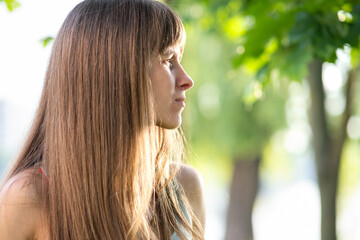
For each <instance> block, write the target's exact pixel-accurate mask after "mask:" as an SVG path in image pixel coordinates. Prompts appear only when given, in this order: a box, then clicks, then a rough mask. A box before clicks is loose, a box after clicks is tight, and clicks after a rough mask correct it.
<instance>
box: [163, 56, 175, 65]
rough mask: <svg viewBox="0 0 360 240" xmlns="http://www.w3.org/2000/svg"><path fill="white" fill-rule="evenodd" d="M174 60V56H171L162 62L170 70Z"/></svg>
mask: <svg viewBox="0 0 360 240" xmlns="http://www.w3.org/2000/svg"><path fill="white" fill-rule="evenodd" d="M174 58H175V56H172V57H170V58H168V59H166V60H164V61H163V62H164V63H165V64H166V65H168V67H170V68H172V66H173V63H172V61H173V60H174Z"/></svg>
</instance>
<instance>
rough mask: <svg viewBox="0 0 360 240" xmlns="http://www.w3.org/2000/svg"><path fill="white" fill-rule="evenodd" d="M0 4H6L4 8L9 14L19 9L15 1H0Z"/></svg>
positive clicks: (18, 4)
mask: <svg viewBox="0 0 360 240" xmlns="http://www.w3.org/2000/svg"><path fill="white" fill-rule="evenodd" d="M1 2H4V3H5V4H6V7H7V9H8V10H9V11H10V12H12V11H13V10H14V9H16V8H18V7H20V3H19V2H18V1H16V0H0V3H1Z"/></svg>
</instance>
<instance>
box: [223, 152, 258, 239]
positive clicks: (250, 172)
mask: <svg viewBox="0 0 360 240" xmlns="http://www.w3.org/2000/svg"><path fill="white" fill-rule="evenodd" d="M236 160H237V161H236V164H235V171H234V175H233V179H232V183H231V189H230V203H229V208H228V215H227V229H226V236H225V239H226V240H252V239H253V230H252V221H251V216H252V209H253V205H254V201H255V198H256V193H257V189H258V176H259V173H258V169H259V163H260V158H256V159H251V160H247V159H236Z"/></svg>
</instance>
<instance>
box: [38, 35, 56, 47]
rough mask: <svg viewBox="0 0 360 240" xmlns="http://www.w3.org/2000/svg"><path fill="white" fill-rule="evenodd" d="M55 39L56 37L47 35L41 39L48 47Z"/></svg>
mask: <svg viewBox="0 0 360 240" xmlns="http://www.w3.org/2000/svg"><path fill="white" fill-rule="evenodd" d="M53 40H54V37H52V36H48V37H45V38H43V39H41V40H40V41H41V42H42V44H43V46H44V47H46V46H47V45H48V44H49V43H51V42H52V41H53Z"/></svg>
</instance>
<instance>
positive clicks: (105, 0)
mask: <svg viewBox="0 0 360 240" xmlns="http://www.w3.org/2000/svg"><path fill="white" fill-rule="evenodd" d="M183 38H184V29H183V25H182V23H181V20H180V19H179V17H178V16H177V15H176V14H175V13H174V12H173V11H172V10H171V9H170V8H169V7H168V6H166V5H165V4H163V3H160V2H156V1H153V0H85V1H83V2H81V3H80V4H78V5H77V6H76V7H75V8H74V9H73V10H72V11H71V12H70V13H69V15H68V17H67V18H66V20H65V22H64V23H63V25H62V27H61V29H60V31H59V33H58V35H57V37H56V39H55V41H54V44H53V49H52V54H51V58H50V61H49V65H48V69H47V73H46V79H45V83H44V88H43V92H42V96H41V100H40V104H39V107H38V110H37V113H36V115H35V118H34V122H33V124H32V127H31V129H30V132H29V135H28V137H27V139H26V142H25V144H24V147H23V149H22V151H21V152H20V154H19V157H18V158H17V159H16V161H15V163H14V164H13V165H12V168H11V170H10V171H9V174H8V176H7V178H6V179H9V178H11V177H12V176H14V175H15V174H17V173H19V172H21V171H23V170H25V169H29V168H36V167H37V166H40V165H41V166H42V167H43V168H44V169H45V170H46V172H47V175H48V184H47V186H46V188H44V189H45V190H44V191H43V194H42V198H41V199H42V201H43V203H44V207H45V208H46V212H47V217H46V219H47V221H48V224H49V227H50V238H51V239H52V240H68V239H72V240H73V239H99V240H100V239H101V240H103V239H158V236H160V237H161V238H163V239H170V236H171V234H172V233H173V232H175V233H176V234H177V235H178V236H179V237H180V238H181V239H185V237H186V236H185V235H186V234H185V233H186V232H187V233H188V234H191V235H192V237H193V238H194V239H201V238H202V237H201V235H202V234H201V232H202V230H201V225H200V223H199V221H198V220H197V218H196V216H195V215H194V213H193V211H192V210H191V207H190V205H189V203H188V201H187V199H186V197H185V195H184V194H183V190H182V189H181V187H180V185H179V184H177V182H176V180H175V174H176V167H174V166H175V165H172V164H170V163H171V162H173V161H178V160H179V159H181V158H182V153H183V139H182V136H183V135H182V133H181V131H177V130H172V131H170V130H165V129H162V128H160V127H157V126H155V120H154V119H155V114H154V106H153V105H154V103H153V96H152V91H151V84H150V79H149V74H148V72H149V66H150V59H151V56H152V55H153V54H158V53H161V52H163V51H164V50H165V49H166V48H167V47H169V46H172V45H175V44H177V43H178V42H179V41H182V40H183ZM6 179H5V180H6ZM189 217H190V218H191V221H190V220H189Z"/></svg>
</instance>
